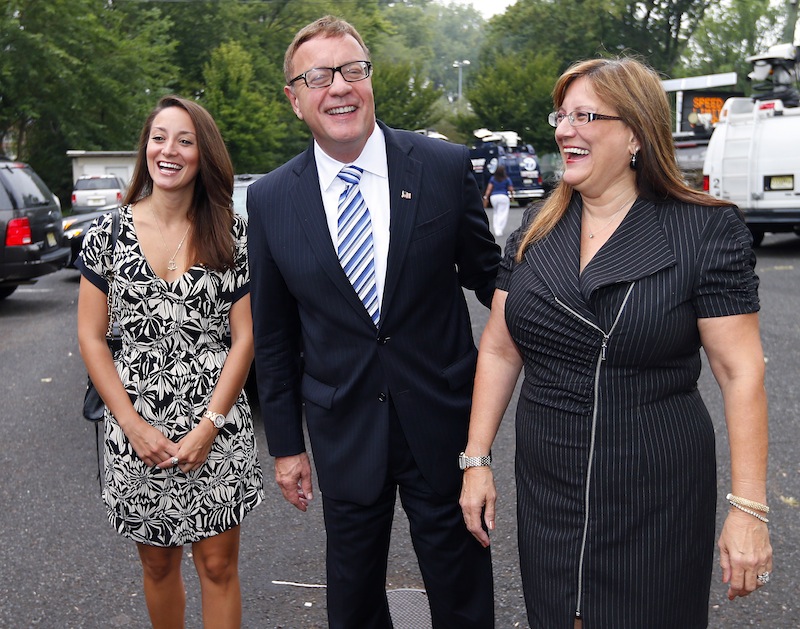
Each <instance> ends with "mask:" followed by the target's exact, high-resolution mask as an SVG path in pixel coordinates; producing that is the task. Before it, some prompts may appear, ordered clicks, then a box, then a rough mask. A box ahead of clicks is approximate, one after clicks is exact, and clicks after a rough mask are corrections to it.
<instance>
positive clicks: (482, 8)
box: [439, 0, 516, 19]
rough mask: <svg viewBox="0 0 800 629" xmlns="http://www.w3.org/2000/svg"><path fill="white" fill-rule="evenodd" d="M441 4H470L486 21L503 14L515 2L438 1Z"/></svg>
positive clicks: (481, 0) (501, 0)
mask: <svg viewBox="0 0 800 629" xmlns="http://www.w3.org/2000/svg"><path fill="white" fill-rule="evenodd" d="M439 2H441V3H442V4H471V5H472V6H473V7H475V9H477V10H478V12H479V13H480V14H481V15H483V17H485V18H486V19H489V18H490V17H492V16H493V15H497V14H498V13H504V12H505V10H506V8H507V7H508V6H509V5H511V4H514V3H515V2H516V0H439Z"/></svg>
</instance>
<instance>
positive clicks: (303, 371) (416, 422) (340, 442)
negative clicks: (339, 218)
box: [247, 123, 500, 504]
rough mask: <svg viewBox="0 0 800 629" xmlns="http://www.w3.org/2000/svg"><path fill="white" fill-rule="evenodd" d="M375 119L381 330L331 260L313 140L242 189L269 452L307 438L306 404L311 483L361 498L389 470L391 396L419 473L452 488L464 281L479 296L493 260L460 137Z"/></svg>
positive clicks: (466, 363) (463, 391) (463, 401)
mask: <svg viewBox="0 0 800 629" xmlns="http://www.w3.org/2000/svg"><path fill="white" fill-rule="evenodd" d="M379 124H380V123H379ZM381 127H382V129H383V131H384V134H385V137H386V145H387V159H388V167H389V170H388V172H389V193H390V233H391V236H390V246H389V254H388V261H387V271H386V281H385V288H384V295H383V302H382V306H381V321H380V325H379V328H378V329H377V330H376V329H375V326H374V325H373V324H372V321H371V320H370V318H369V315H368V314H367V312H366V310H365V309H364V306H363V305H362V304H361V302H360V300H359V299H358V296H357V295H356V293H355V291H354V290H353V288H352V286H351V285H350V282H349V281H348V279H347V277H346V275H345V274H344V272H343V271H342V269H341V266H340V264H339V260H338V258H337V255H336V251H335V248H334V245H333V243H332V241H331V237H330V233H329V231H328V227H327V224H326V220H325V212H324V209H323V204H322V197H321V194H320V190H319V180H318V175H317V168H316V164H315V161H314V156H313V149H312V147H311V146H310V147H309V149H308V150H307V151H306V152H304V153H302V154H301V155H299V156H297V157H296V158H294V159H293V160H291V161H290V162H288V163H286V164H284V165H283V166H282V167H280V168H278V169H277V170H275V171H273V172H272V173H270V174H268V175H266V176H264V177H262V178H261V179H259V181H257V182H256V183H254V184H253V185H252V186H250V188H249V189H248V202H247V207H248V213H249V217H250V218H249V231H248V246H249V252H250V267H251V298H252V305H253V318H254V333H255V355H256V358H255V365H256V373H257V377H258V389H259V397H260V401H261V408H262V416H263V418H264V424H265V428H266V432H267V439H268V443H269V450H270V453H271V454H272V455H273V456H286V455H293V454H297V453H300V452H302V451H304V450H305V443H304V437H303V429H302V410H303V407H304V409H305V417H306V422H307V426H308V432H309V436H310V440H311V445H312V448H313V452H314V461H315V465H316V468H317V476H318V482H319V485H320V488H321V489H322V491H323V492H324V493H326V495H328V496H330V497H332V498H335V499H340V500H349V501H352V502H357V503H362V504H368V503H370V502H372V501H374V499H375V498H376V497H377V495H378V492H379V491H380V489H381V487H382V484H383V481H384V479H385V472H386V466H387V444H388V416H389V415H388V414H389V404H390V403H393V404H394V406H395V409H396V410H397V413H398V416H399V419H400V422H401V424H402V426H403V429H404V432H405V435H406V437H407V439H408V442H409V446H410V448H411V450H412V452H413V454H414V457H415V460H416V462H417V465H418V466H419V468H420V470H421V471H422V473H423V475H424V476H425V478H426V480H427V481H428V482H429V483H430V485H431V486H432V487H433V488H434V489H435V490H436V491H438V492H441V493H443V494H452V493H456V494H457V492H458V491H459V487H460V483H461V473H460V470H459V469H458V466H457V461H456V458H457V456H458V453H459V451H460V450H461V449H463V446H464V444H465V443H466V432H467V425H468V421H469V406H470V397H471V392H472V382H473V378H474V371H475V362H476V354H477V351H476V348H475V344H474V341H473V336H472V328H471V324H470V319H469V314H468V311H467V307H466V302H465V299H464V295H463V292H462V287H464V288H467V289H472V290H475V291H476V293H477V294H478V296H479V298H480V299H481V300H482V301H483V302H484V303H485V304H486V305H489V303H490V301H491V295H492V292H493V290H494V280H495V275H496V273H497V268H498V265H499V261H500V253H499V251H500V250H499V247H498V246H497V245H496V244H495V242H494V240H493V238H492V236H491V234H490V232H489V228H488V221H487V218H486V214H485V212H484V210H483V205H482V203H481V197H480V192H479V190H478V187H477V184H476V182H475V179H474V176H473V174H472V169H471V165H470V161H469V158H468V151H467V149H466V147H463V146H458V145H455V144H450V143H448V142H442V141H440V140H432V139H430V138H426V137H423V136H421V135H419V134H415V133H410V132H404V131H396V130H392V129H389V128H387V127H386V126H385V125H381ZM300 351H302V352H303V365H302V366H301V365H300V363H299V361H298V360H297V356H298V353H299V352H300Z"/></svg>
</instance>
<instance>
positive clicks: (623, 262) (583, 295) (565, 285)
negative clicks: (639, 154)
mask: <svg viewBox="0 0 800 629" xmlns="http://www.w3.org/2000/svg"><path fill="white" fill-rule="evenodd" d="M582 206H583V204H582V201H581V199H580V196H579V195H575V197H574V198H573V200H572V202H571V203H570V206H569V208H568V209H567V212H566V214H565V215H564V217H563V218H562V219H561V220H560V221H559V222H558V224H557V225H556V227H555V229H554V230H553V231H552V232H551V233H550V234H549V235H548V236H547V237H546V238H545V239H544V240H541V241H539V242H538V243H536V244H535V245H534V246H532V247H529V248H528V250H527V251H526V252H525V259H526V261H527V263H528V264H529V265H531V267H532V268H533V270H534V272H535V273H536V274H537V275H538V276H539V277H540V278H541V279H542V281H543V282H544V283H545V284H546V285H547V287H548V288H549V289H550V291H551V292H552V293H553V295H554V296H555V297H556V298H557V299H558V300H559V301H561V302H563V303H564V304H566V305H567V306H569V307H570V308H572V309H573V310H575V311H576V312H578V313H579V314H581V315H582V316H584V317H586V318H587V319H589V320H590V321H594V320H595V314H594V312H593V311H592V310H591V309H590V307H589V303H590V299H591V296H592V293H593V292H594V291H596V290H597V289H598V288H601V287H603V286H610V285H612V284H617V283H622V282H632V281H635V280H638V279H640V278H643V277H647V276H648V275H652V274H653V273H656V272H657V271H660V270H661V269H664V268H667V267H670V266H673V265H674V264H676V260H675V254H674V252H673V251H672V247H671V246H670V243H669V241H668V240H667V238H666V236H665V235H664V230H663V228H662V226H661V223H660V222H659V220H658V216H657V214H656V208H655V205H654V204H653V203H652V202H651V201H646V200H642V199H638V200H637V201H636V202H635V203H634V205H633V207H632V208H631V210H630V211H629V212H628V215H627V216H626V217H625V219H624V220H623V221H622V223H621V224H620V226H619V227H618V228H617V230H616V231H615V232H614V233H613V234H612V236H611V237H610V238H609V239H608V241H607V242H606V243H605V244H604V245H603V247H602V248H601V249H600V251H598V252H597V254H596V255H595V256H594V258H592V260H591V262H589V264H587V265H586V268H585V269H584V270H583V273H582V274H581V273H580V258H579V256H580V237H581V236H580V231H581V210H582Z"/></svg>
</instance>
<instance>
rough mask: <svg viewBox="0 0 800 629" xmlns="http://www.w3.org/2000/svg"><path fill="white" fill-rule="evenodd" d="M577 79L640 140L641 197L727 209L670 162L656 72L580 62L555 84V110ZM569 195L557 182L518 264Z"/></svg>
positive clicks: (667, 118)
mask: <svg viewBox="0 0 800 629" xmlns="http://www.w3.org/2000/svg"><path fill="white" fill-rule="evenodd" d="M581 77H584V78H586V80H587V81H588V82H589V83H590V84H591V86H592V89H593V90H594V92H595V94H597V96H598V98H599V99H600V100H601V101H603V103H605V104H606V105H608V106H609V107H612V108H613V109H614V110H615V111H616V112H617V115H618V116H619V117H620V118H622V120H623V122H624V123H625V124H626V125H628V127H630V128H631V130H632V131H633V133H634V135H635V136H636V138H637V139H638V140H639V145H640V150H639V153H638V155H637V158H636V159H637V168H636V188H637V190H638V194H639V195H640V196H643V197H645V198H647V199H650V200H652V201H658V200H663V199H669V198H672V199H677V200H679V201H685V202H687V203H696V204H699V205H716V206H721V205H730V203H729V202H726V201H721V200H719V199H716V198H714V197H712V196H709V195H707V194H705V193H703V192H700V191H698V190H694V189H693V188H690V187H689V186H688V185H686V184H685V183H684V181H683V177H682V175H681V172H680V170H679V169H678V165H677V162H676V161H675V147H674V145H673V141H672V124H671V113H670V107H669V101H668V100H667V94H666V92H665V91H664V88H663V87H662V85H661V79H660V78H659V76H658V74H657V73H656V71H655V70H653V69H652V68H651V67H650V66H648V65H647V64H645V63H644V62H642V61H639V60H638V59H634V58H632V57H620V58H615V59H591V60H587V61H579V62H577V63H575V64H573V65H572V66H570V67H569V68H568V69H567V70H566V71H565V72H564V74H562V75H561V77H560V78H559V79H558V81H557V82H556V85H555V87H554V88H553V105H554V108H555V109H558V108H559V107H561V104H562V103H563V102H564V98H565V97H566V93H567V90H568V89H569V87H570V85H572V83H573V82H574V81H575V80H576V79H579V78H581ZM574 192H575V191H574V189H573V188H572V186H570V185H568V184H566V183H564V182H563V181H561V182H560V183H559V185H558V186H557V187H556V189H555V190H554V191H553V193H552V194H551V195H550V197H549V198H548V199H547V201H546V202H545V203H544V205H543V206H542V208H541V210H540V211H539V213H538V214H537V216H536V217H535V218H534V220H533V222H532V223H531V225H530V227H529V228H528V231H527V232H526V233H525V235H524V236H523V238H522V241H521V243H520V247H519V250H518V251H517V260H521V259H522V256H523V254H524V253H525V249H526V248H527V247H528V246H529V245H531V244H532V243H534V242H536V241H538V240H541V239H542V238H544V237H545V236H547V235H548V234H549V233H550V232H551V231H552V230H553V229H554V228H555V226H556V224H557V223H558V221H560V220H561V218H562V217H563V216H564V214H565V213H566V211H567V207H568V206H569V204H570V201H571V200H572V197H573V195H574Z"/></svg>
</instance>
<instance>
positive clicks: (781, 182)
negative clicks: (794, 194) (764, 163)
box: [764, 175, 794, 190]
mask: <svg viewBox="0 0 800 629" xmlns="http://www.w3.org/2000/svg"><path fill="white" fill-rule="evenodd" d="M764 190H794V175H781V176H780V177H764Z"/></svg>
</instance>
